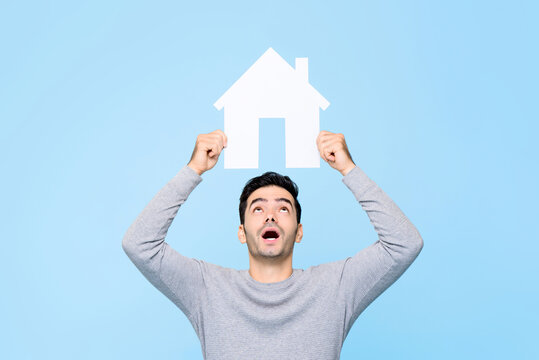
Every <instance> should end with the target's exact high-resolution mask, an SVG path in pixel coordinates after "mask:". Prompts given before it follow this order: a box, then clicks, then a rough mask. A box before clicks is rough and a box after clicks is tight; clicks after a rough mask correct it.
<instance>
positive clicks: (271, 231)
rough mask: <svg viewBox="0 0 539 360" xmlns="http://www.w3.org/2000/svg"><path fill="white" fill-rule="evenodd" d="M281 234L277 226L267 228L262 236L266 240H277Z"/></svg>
mask: <svg viewBox="0 0 539 360" xmlns="http://www.w3.org/2000/svg"><path fill="white" fill-rule="evenodd" d="M280 236H281V235H280V234H279V230H278V229H276V228H266V229H264V231H262V238H263V239H264V240H266V241H275V240H277V239H278V238H279V237H280Z"/></svg>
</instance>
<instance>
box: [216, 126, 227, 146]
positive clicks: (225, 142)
mask: <svg viewBox="0 0 539 360" xmlns="http://www.w3.org/2000/svg"><path fill="white" fill-rule="evenodd" d="M215 132H216V133H217V134H219V135H220V136H221V139H222V141H223V147H226V145H227V142H228V138H227V136H226V134H225V133H224V132H223V131H222V130H221V129H217V130H215Z"/></svg>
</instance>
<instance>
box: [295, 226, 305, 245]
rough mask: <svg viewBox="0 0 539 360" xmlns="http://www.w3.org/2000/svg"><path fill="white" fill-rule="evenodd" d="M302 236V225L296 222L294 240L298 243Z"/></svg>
mask: <svg viewBox="0 0 539 360" xmlns="http://www.w3.org/2000/svg"><path fill="white" fill-rule="evenodd" d="M302 238H303V225H301V224H298V231H297V232H296V242H297V243H299V242H300V241H301V239H302Z"/></svg>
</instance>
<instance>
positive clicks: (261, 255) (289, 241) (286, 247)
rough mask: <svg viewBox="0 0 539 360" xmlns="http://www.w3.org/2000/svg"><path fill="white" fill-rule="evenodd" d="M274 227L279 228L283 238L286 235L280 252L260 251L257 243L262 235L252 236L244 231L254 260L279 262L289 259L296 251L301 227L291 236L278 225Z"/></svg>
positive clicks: (282, 240) (272, 250) (271, 249)
mask: <svg viewBox="0 0 539 360" xmlns="http://www.w3.org/2000/svg"><path fill="white" fill-rule="evenodd" d="M272 226H274V227H277V228H278V229H279V234H281V237H282V236H283V235H285V236H284V237H283V238H281V240H280V241H281V242H282V243H283V244H282V245H281V248H280V250H275V249H273V248H270V249H269V250H266V251H260V248H259V243H258V241H257V238H259V237H260V234H257V235H255V236H252V235H251V233H250V232H249V233H248V232H247V230H246V229H244V231H245V237H246V238H247V248H248V249H249V253H250V254H251V256H252V257H253V258H257V259H263V260H270V261H277V260H280V259H284V258H286V257H288V255H290V254H291V253H292V251H293V250H294V240H295V238H296V235H297V233H298V227H299V226H296V231H294V233H293V234H290V235H286V234H284V232H283V231H282V229H281V228H280V227H278V226H277V225H275V224H273V225H272ZM261 232H262V230H261ZM263 241H264V240H262V242H263Z"/></svg>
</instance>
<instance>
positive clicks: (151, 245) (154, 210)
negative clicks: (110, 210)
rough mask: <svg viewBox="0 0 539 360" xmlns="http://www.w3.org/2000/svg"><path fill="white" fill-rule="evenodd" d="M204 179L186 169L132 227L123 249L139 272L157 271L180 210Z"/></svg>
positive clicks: (167, 185)
mask: <svg viewBox="0 0 539 360" xmlns="http://www.w3.org/2000/svg"><path fill="white" fill-rule="evenodd" d="M201 181H202V178H201V177H200V176H199V175H198V174H197V173H196V172H195V171H194V170H193V169H191V168H189V167H187V166H185V167H184V168H182V169H181V170H180V171H179V172H178V173H177V174H176V175H175V176H174V178H172V179H171V180H170V181H169V182H168V183H167V184H166V185H165V186H164V187H163V188H162V189H161V190H160V191H159V192H158V193H157V194H156V195H155V196H154V198H153V199H152V200H151V201H150V202H149V203H148V205H147V206H146V207H145V208H144V210H143V211H142V212H141V213H140V214H139V215H138V217H137V218H136V220H135V221H134V222H133V223H132V224H131V226H130V227H129V229H128V230H127V232H126V233H125V236H124V238H123V240H122V247H123V249H124V251H125V253H126V254H127V255H128V256H129V258H130V259H131V261H133V263H135V265H137V267H138V268H139V269H141V270H142V269H143V268H144V270H147V271H157V270H158V265H159V256H156V255H157V254H158V253H159V252H160V251H161V250H162V249H163V246H164V242H165V237H166V234H167V232H168V229H169V227H170V225H171V224H172V221H173V220H174V218H175V216H176V214H177V212H178V210H179V208H180V206H181V205H182V204H183V203H184V202H185V201H186V199H187V197H188V196H189V194H190V193H191V191H193V189H194V188H195V187H196V186H197V185H198V184H199V183H200V182H201Z"/></svg>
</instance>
